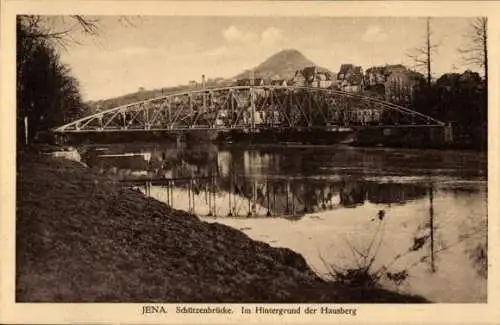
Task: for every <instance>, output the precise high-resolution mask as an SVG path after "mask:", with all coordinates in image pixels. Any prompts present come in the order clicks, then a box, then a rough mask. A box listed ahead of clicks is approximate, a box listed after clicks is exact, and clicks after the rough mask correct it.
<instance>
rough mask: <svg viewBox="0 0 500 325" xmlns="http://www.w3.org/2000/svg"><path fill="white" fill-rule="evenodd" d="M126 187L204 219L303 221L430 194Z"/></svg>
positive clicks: (245, 185)
mask: <svg viewBox="0 0 500 325" xmlns="http://www.w3.org/2000/svg"><path fill="white" fill-rule="evenodd" d="M126 182H127V183H130V184H133V185H134V186H135V187H137V188H138V189H140V190H141V191H143V192H144V193H145V194H147V195H149V196H152V197H154V198H156V199H158V200H160V201H163V202H165V203H167V204H169V205H171V206H172V207H174V208H177V209H180V210H185V211H189V212H192V213H194V214H197V215H200V216H234V217H237V216H247V217H272V216H280V217H291V218H293V217H300V216H302V215H304V214H306V213H314V212H319V211H325V210H333V209H337V208H340V207H355V206H357V205H361V204H364V203H365V202H370V203H377V204H379V203H384V204H391V203H404V202H406V201H408V200H413V199H417V198H422V197H424V196H426V195H427V193H428V191H427V188H426V187H424V186H419V185H410V184H404V185H403V184H390V183H389V184H377V183H375V182H369V181H359V180H358V181H350V180H346V179H341V180H337V181H327V180H321V179H319V180H311V179H305V178H296V179H292V180H289V179H279V178H278V179H269V178H267V179H256V178H251V177H246V176H243V175H237V174H234V173H232V174H231V175H230V176H229V177H222V176H206V177H192V178H170V179H154V180H146V179H137V180H133V181H131V180H127V181H126Z"/></svg>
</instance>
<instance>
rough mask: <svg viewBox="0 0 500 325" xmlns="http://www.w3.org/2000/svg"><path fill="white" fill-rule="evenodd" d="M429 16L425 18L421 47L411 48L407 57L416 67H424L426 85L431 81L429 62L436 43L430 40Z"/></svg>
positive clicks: (428, 85) (429, 84)
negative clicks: (423, 40)
mask: <svg viewBox="0 0 500 325" xmlns="http://www.w3.org/2000/svg"><path fill="white" fill-rule="evenodd" d="M430 20H431V19H430V18H427V21H426V33H425V43H424V44H423V45H422V46H421V47H417V48H415V49H413V51H412V52H413V53H411V54H408V57H410V58H411V59H412V60H413V62H415V65H414V67H415V68H418V69H422V68H423V69H425V72H426V75H427V77H426V80H427V87H429V88H430V87H431V81H432V70H431V63H432V55H433V54H434V53H435V51H436V48H437V45H436V44H433V42H432V30H431V23H430Z"/></svg>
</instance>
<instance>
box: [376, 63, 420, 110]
mask: <svg viewBox="0 0 500 325" xmlns="http://www.w3.org/2000/svg"><path fill="white" fill-rule="evenodd" d="M424 83H425V78H424V76H423V75H422V74H420V73H418V72H415V71H412V70H408V69H407V70H398V71H393V72H392V73H391V74H390V75H389V77H388V78H387V81H386V82H385V100H387V101H390V102H392V103H396V104H399V105H409V104H411V103H412V102H413V100H414V98H415V93H416V91H417V90H418V89H420V87H421V86H422V85H423V84H424Z"/></svg>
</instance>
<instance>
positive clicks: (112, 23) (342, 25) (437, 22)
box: [57, 16, 478, 100]
mask: <svg viewBox="0 0 500 325" xmlns="http://www.w3.org/2000/svg"><path fill="white" fill-rule="evenodd" d="M99 19H100V29H101V31H100V35H99V37H98V38H97V39H95V38H92V37H89V36H84V35H82V34H79V33H76V34H75V35H74V37H75V39H77V40H78V41H79V43H81V44H80V45H71V46H70V47H68V48H67V50H65V51H62V52H61V57H62V59H63V61H64V62H65V63H67V64H68V65H69V66H70V67H71V68H72V70H73V73H74V75H75V77H76V78H77V79H78V80H79V81H80V84H81V88H82V93H83V96H84V98H85V99H86V100H96V99H104V98H109V97H113V96H119V95H123V94H126V93H130V92H134V91H136V90H137V89H138V88H139V87H144V88H146V89H154V88H161V87H165V86H173V85H178V84H185V83H187V82H188V81H189V80H200V78H201V75H202V74H205V75H206V76H207V77H210V78H214V77H233V76H234V75H236V74H238V73H240V72H242V71H243V70H245V69H248V68H252V67H254V66H256V65H258V64H259V63H261V62H262V61H264V60H265V59H266V58H267V57H269V56H270V55H272V54H274V53H275V52H277V51H279V50H281V49H285V48H288V49H289V48H294V49H297V50H299V51H300V52H302V54H304V55H305V56H306V57H308V58H309V59H311V60H312V61H313V62H315V63H316V64H318V65H320V66H324V67H326V68H328V69H330V70H331V71H334V72H337V71H338V70H339V67H340V64H341V63H353V64H357V65H361V66H362V67H363V69H367V68H369V67H370V66H373V65H382V64H386V63H388V64H396V63H403V64H406V65H411V64H412V62H411V60H410V59H409V58H408V56H407V54H408V53H411V49H412V48H415V47H418V46H421V45H423V43H424V39H425V19H424V18H422V19H419V18H335V17H332V18H325V17H322V18H316V17H290V18H288V17H213V16H211V17H199V16H192V17H180V16H175V17H173V16H171V17H165V16H163V17H157V16H156V17H151V16H149V17H130V19H129V20H130V22H132V25H130V24H128V23H124V22H123V20H122V21H120V19H119V17H111V16H107V17H99ZM470 21H471V18H433V19H432V20H431V28H432V32H433V42H435V43H436V44H438V45H439V48H438V50H437V53H435V54H434V58H433V70H434V73H435V75H439V74H442V73H444V72H450V71H455V72H461V71H463V70H464V69H465V68H466V67H465V66H464V65H463V63H462V62H461V61H462V60H461V59H460V55H459V53H458V51H457V49H458V48H460V47H464V46H465V45H466V38H465V36H464V35H465V34H466V33H467V32H468V29H469V24H470ZM64 22H70V20H68V19H67V18H66V19H61V20H60V22H58V23H57V24H63V23H64ZM470 68H472V69H473V70H478V68H477V67H470Z"/></svg>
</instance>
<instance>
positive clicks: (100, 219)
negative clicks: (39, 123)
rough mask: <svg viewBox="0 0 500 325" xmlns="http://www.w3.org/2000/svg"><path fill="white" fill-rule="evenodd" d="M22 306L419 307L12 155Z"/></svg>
mask: <svg viewBox="0 0 500 325" xmlns="http://www.w3.org/2000/svg"><path fill="white" fill-rule="evenodd" d="M17 164H18V166H17V168H18V174H17V175H18V176H17V216H16V245H17V246H16V300H17V301H20V302H27V301H30V302H35V301H45V302H51V301H65V302H98V301H101V302H145V301H148V302H153V301H163V302H217V301H221V302H222V301H224V302H327V301H328V302H353V301H354V302H423V301H424V299H422V298H420V297H415V296H408V295H402V294H398V293H393V292H389V291H386V290H383V289H381V288H377V287H374V288H365V287H352V286H346V285H341V284H339V283H335V282H326V281H324V280H322V279H320V278H319V277H318V276H316V275H315V274H314V273H313V272H312V270H311V269H310V268H309V266H308V265H307V264H306V262H305V260H304V258H303V257H302V256H300V255H299V254H296V253H295V252H293V251H291V250H289V249H285V248H273V247H271V246H269V245H268V244H265V243H262V242H258V241H254V240H252V239H250V238H249V237H248V236H246V235H245V234H243V233H242V232H240V231H237V230H235V229H233V228H230V227H227V226H224V225H220V224H217V223H214V224H212V223H206V222H202V221H200V220H199V219H198V217H196V216H193V215H190V214H188V213H185V212H181V211H176V210H173V209H171V208H170V207H169V206H167V205H165V204H163V203H161V202H158V201H156V200H154V199H152V198H148V197H145V196H143V195H142V194H141V193H139V192H136V191H134V190H131V189H127V188H123V187H122V186H121V185H120V184H117V183H114V182H113V181H112V180H111V179H108V178H106V177H104V176H102V175H98V174H96V173H94V172H92V171H91V170H89V169H87V168H85V167H83V166H82V165H80V164H78V163H76V162H72V161H69V160H65V159H61V158H53V157H48V156H42V155H39V154H36V153H18V159H17Z"/></svg>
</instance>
